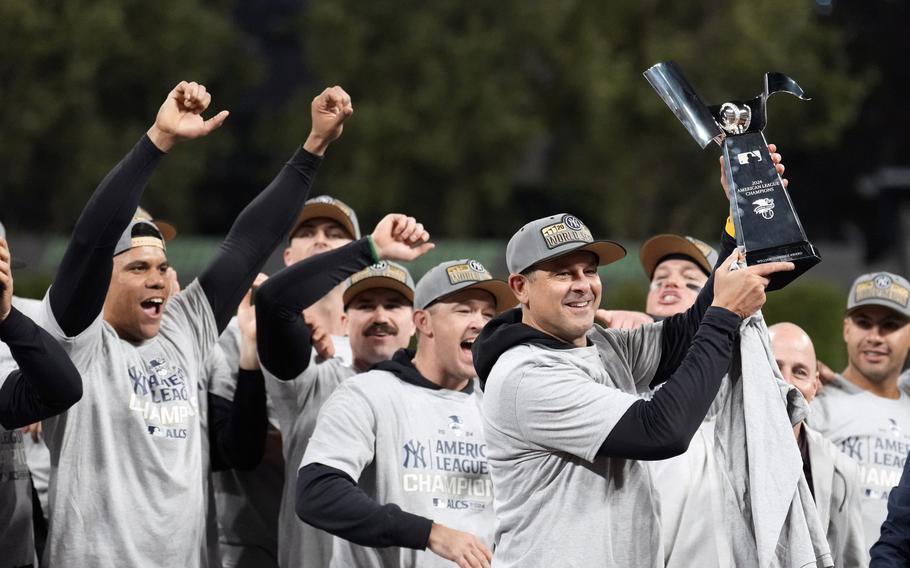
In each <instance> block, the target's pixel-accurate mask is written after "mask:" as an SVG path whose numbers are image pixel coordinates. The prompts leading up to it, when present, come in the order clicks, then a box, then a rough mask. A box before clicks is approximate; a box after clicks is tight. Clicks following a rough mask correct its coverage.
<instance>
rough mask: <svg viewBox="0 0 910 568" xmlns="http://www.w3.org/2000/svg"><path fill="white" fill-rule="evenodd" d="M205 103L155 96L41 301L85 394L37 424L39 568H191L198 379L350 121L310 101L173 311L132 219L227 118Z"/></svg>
mask: <svg viewBox="0 0 910 568" xmlns="http://www.w3.org/2000/svg"><path fill="white" fill-rule="evenodd" d="M210 102H211V95H210V94H208V92H207V91H206V89H205V87H204V86H202V85H199V84H197V83H187V82H181V83H180V84H178V85H177V86H176V87H174V89H173V90H172V91H171V92H170V93H169V94H168V96H167V98H166V100H165V102H164V103H163V104H162V105H161V107H160V109H159V111H158V115H157V117H156V119H155V122H154V124H153V125H152V127H151V128H149V130H148V132H147V133H146V135H144V136H143V137H142V138H141V139H140V140H139V142H138V143H137V144H136V146H135V147H134V148H133V149H132V150H131V151H130V152H129V153H128V154H127V156H126V157H125V158H124V159H123V160H121V162H120V163H119V164H118V165H117V166H115V167H114V169H113V170H112V171H111V172H110V173H109V174H108V176H106V177H105V179H104V180H103V181H102V182H101V184H100V185H99V187H98V188H97V189H96V191H95V193H94V194H93V195H92V197H91V198H90V199H89V201H88V203H87V204H86V207H85V209H84V210H83V213H82V215H81V216H80V218H79V220H78V221H77V223H76V226H75V228H74V231H73V236H72V239H71V240H70V242H69V244H68V245H67V250H66V252H65V253H64V256H63V260H62V262H61V266H60V269H59V272H58V273H57V277H56V279H55V281H54V284H53V285H52V286H51V288H50V290H49V292H48V294H47V295H46V297H45V299H44V306H43V307H44V312H45V318H44V319H45V323H46V324H47V329H48V331H49V332H50V333H51V335H53V336H55V338H56V339H57V340H58V342H60V343H61V344H62V345H64V347H65V349H66V350H67V352H68V354H69V356H70V358H71V359H72V360H73V362H74V363H75V365H76V367H77V368H78V369H80V370H81V371H82V374H83V378H84V383H85V390H84V396H83V399H82V404H78V405H75V406H73V407H72V408H71V409H70V410H68V411H67V412H65V413H63V414H62V415H60V416H57V417H54V418H52V419H49V420H46V421H45V424H44V426H45V431H46V442H47V445H48V447H49V448H50V451H51V455H52V464H53V466H52V470H51V484H50V487H51V494H50V503H51V504H50V534H49V537H48V544H47V549H46V551H45V560H46V563H47V564H48V565H52V566H124V565H126V566H187V567H194V566H199V565H200V563H201V562H200V560H201V554H200V550H201V547H202V544H203V535H202V529H203V521H204V518H205V500H204V494H203V483H202V480H203V471H202V469H203V458H202V455H201V454H202V452H201V447H202V444H201V440H200V436H201V423H200V420H201V417H200V412H199V410H200V408H199V400H198V390H199V383H200V381H201V373H202V366H203V364H204V362H205V360H206V358H207V356H208V354H209V352H210V351H211V347H212V346H213V345H214V343H215V341H216V339H217V337H218V335H219V333H220V332H221V331H222V330H223V329H224V328H225V326H226V325H227V323H228V321H229V320H230V319H231V317H232V315H233V314H234V312H235V310H236V307H237V304H238V303H239V302H240V300H241V298H242V297H243V295H244V294H245V293H246V292H247V290H248V289H249V288H250V285H251V284H252V282H253V279H254V277H255V276H256V274H257V273H258V272H259V270H260V268H261V266H262V265H263V264H264V263H265V261H266V259H267V258H268V256H269V254H270V252H271V251H272V249H273V248H274V247H275V246H276V245H277V244H278V243H279V242H280V240H281V238H282V237H283V235H284V234H285V233H286V231H287V230H288V229H289V228H290V227H291V226H292V224H293V222H294V219H295V218H296V214H297V211H299V209H300V207H301V206H302V205H303V202H304V201H305V199H306V197H307V194H308V192H309V189H310V185H311V184H312V180H313V178H314V176H315V174H316V171H317V169H318V166H319V164H320V162H321V156H322V155H323V154H324V153H325V151H326V149H327V148H328V146H329V145H330V144H331V143H332V142H333V141H334V140H335V139H336V138H338V136H340V135H341V132H342V129H343V126H342V124H343V122H344V121H345V120H346V119H347V117H349V116H350V115H351V114H352V113H353V107H352V105H351V101H350V97H348V95H347V94H346V93H345V92H344V91H343V90H342V89H341V88H340V87H332V88H330V89H326V90H325V91H323V92H322V93H321V94H320V95H318V96H317V97H316V98H315V99H314V100H313V102H312V105H311V117H312V130H311V132H310V134H309V136H308V137H307V139H306V141H305V142H304V144H303V147H302V148H300V149H299V150H298V151H297V152H296V153H295V155H294V156H293V157H292V158H291V159H290V160H289V162H288V164H287V165H286V166H285V167H283V168H282V170H281V171H280V172H279V174H278V175H277V176H276V178H275V179H274V180H273V181H272V182H271V183H270V184H269V186H268V187H267V188H266V189H265V190H263V192H262V193H261V194H260V195H259V196H258V197H257V198H255V199H254V200H253V201H252V202H251V203H250V204H249V205H248V206H247V207H246V208H245V209H244V210H243V211H242V212H241V213H240V215H239V216H238V217H237V219H236V221H235V222H234V224H233V226H232V227H231V230H230V232H229V233H228V235H227V237H226V238H225V240H224V242H223V243H222V245H221V247H220V248H219V250H218V252H217V253H216V255H215V257H214V258H213V260H212V261H211V262H210V263H209V265H208V266H207V267H206V268H205V269H204V270H203V271H202V273H201V274H200V275H199V277H198V278H197V279H196V280H195V281H194V282H192V283H191V284H190V285H189V286H187V287H186V289H185V290H183V291H182V292H180V293H179V294H176V295H173V296H170V295H169V293H168V284H167V276H166V275H167V269H168V262H167V256H166V252H165V244H164V239H163V236H162V235H161V232H160V231H159V230H158V228H157V227H155V225H153V224H151V223H149V222H148V221H146V220H142V219H133V214H134V212H135V210H136V207H137V206H138V204H139V200H140V198H141V196H142V193H143V190H144V189H145V186H146V184H147V182H148V180H149V178H150V177H151V175H152V173H153V172H154V170H155V168H156V166H157V165H158V164H159V163H160V162H161V160H162V159H163V157H164V155H165V154H166V153H167V152H168V151H170V150H171V149H172V148H173V147H174V146H175V145H176V144H178V143H179V142H181V141H183V140H189V139H194V138H200V137H203V136H206V135H207V134H209V133H211V132H212V131H213V130H215V129H216V128H218V127H219V126H220V125H221V124H222V123H223V122H224V120H225V119H226V118H227V112H226V111H223V112H221V113H219V114H218V115H216V116H215V117H214V118H211V119H209V120H204V119H203V118H202V113H203V112H204V111H205V110H206V108H207V107H208V105H209V103H210ZM165 302H166V303H167V309H165ZM102 308H103V312H102ZM263 394H264V393H263ZM259 404H260V405H261V406H262V407H263V408H264V400H260V403H259ZM263 426H264V423H263ZM253 434H254V433H253V432H243V431H241V432H237V433H236V435H238V436H246V435H249V436H250V437H254V436H253ZM260 435H261V436H263V437H264V429H263V431H262V432H261V433H260Z"/></svg>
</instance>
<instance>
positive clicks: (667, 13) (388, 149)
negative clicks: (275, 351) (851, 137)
mask: <svg viewBox="0 0 910 568" xmlns="http://www.w3.org/2000/svg"><path fill="white" fill-rule="evenodd" d="M655 14H660V15H659V17H657V16H655ZM302 29H303V30H304V35H305V37H306V38H307V45H306V52H307V54H308V55H309V58H310V62H311V66H312V68H313V71H314V73H315V74H316V76H317V77H319V78H320V79H322V82H324V83H326V84H335V83H337V84H341V85H344V86H345V88H347V89H348V90H349V92H351V93H352V95H353V98H354V101H355V103H354V104H355V115H354V117H353V119H352V121H351V122H350V127H349V128H348V129H347V130H346V132H345V139H344V140H343V142H342V144H341V145H342V146H343V150H338V152H337V156H335V155H333V157H332V160H331V161H330V162H328V163H327V164H326V167H325V169H324V170H323V172H322V173H321V174H320V175H321V182H320V183H321V185H322V186H323V187H327V188H330V191H331V192H333V193H337V194H340V195H343V196H345V199H348V200H349V201H350V202H351V203H352V204H353V205H354V206H355V207H356V208H357V209H358V211H363V212H364V213H365V214H366V215H367V216H378V215H379V214H380V213H381V212H383V211H387V210H389V209H390V208H396V207H403V208H405V210H407V211H408V212H409V213H412V214H415V215H418V216H419V217H420V218H421V219H422V220H423V221H424V222H425V223H426V224H427V226H428V227H431V228H433V229H435V230H436V231H437V232H441V233H442V234H443V235H445V236H451V237H463V236H472V237H496V236H500V237H501V236H506V235H509V234H510V233H511V232H512V231H514V230H515V228H517V227H519V226H521V225H522V224H523V223H524V222H526V221H527V220H528V219H531V218H534V217H539V216H541V215H543V214H549V213H554V212H557V211H560V210H569V211H572V212H574V213H576V214H578V215H580V216H581V217H582V218H583V219H585V220H586V222H588V224H589V225H591V226H592V228H594V229H595V231H596V232H598V233H601V234H603V233H606V234H608V235H611V236H615V237H623V238H641V237H646V236H649V235H651V234H654V233H657V232H667V231H671V232H672V231H682V232H686V233H688V234H696V235H702V234H709V235H713V234H714V232H715V230H716V227H717V223H718V221H717V220H718V218H719V217H721V218H722V216H723V212H724V209H725V200H724V197H723V195H722V193H721V192H720V191H719V189H718V185H719V184H718V181H717V180H718V173H719V172H718V167H717V155H718V153H719V152H718V151H717V149H716V148H715V149H714V150H710V149H709V150H706V151H701V150H700V149H699V148H698V146H697V145H696V144H695V143H694V142H693V141H692V140H691V139H690V138H689V135H688V134H687V133H686V131H685V129H684V128H683V127H682V126H681V125H680V124H679V123H678V121H677V120H676V118H675V117H674V116H673V115H672V113H671V112H670V110H669V109H667V108H666V106H665V105H664V103H663V102H662V101H661V100H660V99H659V98H658V96H657V95H656V94H655V93H654V92H653V91H652V90H651V88H650V87H649V86H648V84H647V83H646V81H645V80H644V79H643V78H642V76H641V73H642V71H643V70H644V69H646V68H647V67H648V66H650V65H651V64H653V63H656V62H658V61H661V60H665V59H674V60H676V61H677V62H678V63H679V64H680V65H681V66H682V68H683V69H684V70H685V71H686V73H687V76H688V78H689V79H690V81H691V82H692V83H693V85H695V86H696V88H697V89H698V90H699V92H700V93H701V94H702V96H703V98H704V99H705V100H706V101H710V102H722V101H723V100H725V99H727V98H749V97H752V96H755V95H756V94H757V93H758V92H759V91H760V90H761V87H762V75H763V73H764V72H766V71H771V70H777V71H782V72H786V73H789V74H791V75H792V76H793V77H795V78H797V80H798V81H799V82H800V83H801V84H802V85H803V87H804V88H805V90H806V91H807V93H808V94H809V95H810V96H812V97H814V101H813V102H812V103H799V102H798V101H796V99H790V100H787V99H788V98H789V97H787V96H785V95H780V96H778V97H775V98H774V99H773V100H772V103H771V105H770V121H769V127H768V130H767V133H768V136H769V137H770V138H771V139H772V140H773V141H776V142H778V143H779V144H781V145H782V146H783V147H784V148H786V147H787V146H788V145H791V146H796V145H797V143H798V144H800V145H802V146H806V145H811V146H813V147H824V146H825V145H831V144H834V143H836V142H837V141H838V140H839V136H840V134H841V133H842V132H843V130H844V128H845V127H846V126H848V125H850V124H851V123H852V122H853V121H854V120H855V119H856V116H857V110H858V108H859V104H860V103H861V101H862V97H863V95H864V93H865V92H866V89H867V88H868V86H869V85H870V83H871V78H872V74H871V73H864V72H858V73H853V74H851V73H850V72H849V71H848V63H847V60H846V57H845V53H846V51H847V48H846V43H845V38H844V37H843V34H842V33H841V32H840V31H839V30H838V29H836V28H834V27H831V26H826V25H824V24H823V23H822V22H821V21H820V20H819V19H818V17H817V16H816V15H815V13H814V12H813V9H812V3H811V2H792V1H790V0H770V1H767V2H762V3H761V4H760V5H758V4H756V3H754V2H751V1H749V0H735V1H731V2H723V3H715V2H712V3H707V4H705V3H691V2H690V3H672V4H667V3H658V2H655V1H642V2H609V3H604V2H580V1H556V0H551V1H542V2H524V1H522V0H505V1H501V2H495V3H472V4H471V5H470V8H469V9H466V8H465V4H464V3H463V2H459V1H456V0H440V1H438V2H433V3H431V4H426V3H423V2H413V1H404V2H396V3H395V4H394V7H392V6H391V5H390V4H389V3H385V2H374V3H370V4H368V5H364V4H363V3H360V2H356V1H353V0H331V1H329V0H315V1H313V2H311V3H310V4H309V9H308V11H307V13H306V15H305V19H304V24H303V28H302ZM299 106H300V105H299V104H295V105H294V107H295V108H299ZM295 116H296V118H297V121H298V125H296V126H295V127H294V128H291V129H290V130H291V131H299V130H301V129H302V128H303V123H304V122H305V117H303V116H302V115H301V114H300V113H296V114H295V111H294V110H293V109H292V110H290V111H289V114H288V116H286V117H285V118H283V119H282V120H281V121H282V122H283V123H286V124H290V123H292V121H293V120H294V117H295Z"/></svg>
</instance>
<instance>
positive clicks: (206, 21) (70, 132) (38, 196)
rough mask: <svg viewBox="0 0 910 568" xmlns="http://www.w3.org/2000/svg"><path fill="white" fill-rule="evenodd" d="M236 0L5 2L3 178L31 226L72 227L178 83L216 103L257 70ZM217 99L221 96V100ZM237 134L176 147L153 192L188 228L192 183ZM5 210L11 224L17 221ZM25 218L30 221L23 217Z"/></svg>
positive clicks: (5, 196)
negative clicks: (194, 84)
mask: <svg viewBox="0 0 910 568" xmlns="http://www.w3.org/2000/svg"><path fill="white" fill-rule="evenodd" d="M231 5H232V3H230V2H223V1H219V2H211V1H202V0H185V1H182V2H146V1H142V0H67V1H65V2H62V1H48V2H32V1H30V0H4V1H3V2H0V37H2V38H3V40H2V41H0V84H2V87H0V132H2V133H3V136H2V137H0V164H2V167H3V176H2V180H0V196H2V204H9V203H15V204H16V217H18V218H25V219H29V220H30V223H29V226H28V229H30V230H33V231H34V230H46V229H51V228H53V229H56V230H58V231H61V230H62V231H63V232H65V231H67V230H68V228H69V227H71V226H72V224H73V223H74V222H75V219H76V216H77V214H78V211H79V210H80V209H81V208H82V206H83V204H84V203H85V201H86V200H87V199H88V196H89V195H90V194H91V192H92V191H93V190H94V188H95V186H96V185H97V184H98V182H99V181H100V180H101V178H102V177H104V175H105V174H106V173H107V171H108V170H109V169H110V168H111V166H112V165H113V164H115V163H117V161H118V160H119V159H120V157H122V156H123V154H124V153H125V152H126V150H128V149H129V148H130V147H131V146H132V145H133V144H134V143H135V142H136V140H138V139H139V136H140V135H141V134H142V133H143V132H145V130H146V129H148V127H149V126H150V125H151V124H152V122H153V120H154V117H155V114H156V113H157V111H158V107H159V106H160V104H161V102H162V101H163V100H164V97H165V95H167V93H168V91H169V90H170V89H171V88H172V87H173V86H174V85H176V84H177V83H178V82H179V81H180V80H184V79H187V80H196V79H198V80H200V81H206V82H207V84H208V87H209V89H210V90H211V92H213V93H215V101H214V103H213V106H215V107H218V108H223V107H220V106H219V105H221V104H224V101H225V100H232V99H236V98H237V97H239V95H240V93H242V92H243V91H244V90H246V89H248V88H249V87H250V85H252V84H253V83H254V82H255V80H256V77H257V69H258V66H257V62H256V60H255V59H254V58H253V57H251V56H250V55H249V54H248V53H247V52H246V50H245V49H244V45H243V39H244V38H243V35H242V34H241V33H240V32H239V31H238V29H237V28H236V25H235V22H234V20H233V18H232V17H231V9H230V7H231ZM219 99H220V100H219ZM234 143H235V140H233V138H232V135H231V133H230V131H228V130H227V129H225V131H223V132H219V133H218V136H213V137H211V138H210V139H208V140H207V141H206V142H205V143H202V144H192V145H187V147H185V148H183V147H181V148H180V151H178V152H174V155H173V156H169V157H168V160H166V163H165V165H164V166H163V167H162V168H161V170H160V171H159V172H158V173H157V174H156V175H155V179H154V181H153V184H152V185H153V187H154V188H155V191H153V192H149V193H148V199H147V204H148V206H149V207H151V208H152V210H155V209H156V205H158V206H159V207H158V209H160V208H161V206H162V205H163V204H165V203H166V204H167V210H168V211H169V212H172V213H173V214H174V215H175V216H176V217H177V220H178V221H184V222H185V224H184V226H186V227H190V226H191V225H190V221H189V219H190V217H191V216H192V214H193V213H194V212H196V211H197V209H196V207H197V204H196V203H195V202H194V201H195V200H194V191H193V190H194V188H195V187H197V186H198V185H199V184H200V182H201V180H202V178H203V176H205V175H206V173H207V172H206V166H207V164H209V163H210V162H211V161H213V160H214V159H216V158H217V157H218V156H223V155H225V153H226V152H227V151H228V150H229V149H230V148H231V147H232V145H233V144H234ZM11 217H12V216H11V215H8V214H7V215H6V218H7V219H8V221H7V223H10V222H11V221H12V224H14V225H15V224H17V219H11ZM18 224H21V221H19V223H18Z"/></svg>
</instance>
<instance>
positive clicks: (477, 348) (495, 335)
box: [471, 308, 575, 389]
mask: <svg viewBox="0 0 910 568" xmlns="http://www.w3.org/2000/svg"><path fill="white" fill-rule="evenodd" d="M516 345H539V346H541V347H546V348H548V349H575V346H574V345H572V344H570V343H566V342H564V341H560V340H559V339H556V338H555V337H553V336H552V335H547V334H546V333H544V332H542V331H540V330H538V329H534V328H533V327H531V326H529V325H527V324H524V323H521V308H513V309H511V310H506V311H504V312H503V313H501V314H499V315H498V316H496V317H495V318H493V319H491V320H490V321H489V322H487V325H485V326H484V328H483V330H482V331H481V332H480V335H478V336H477V339H475V340H474V345H473V346H472V347H471V353H472V354H473V355H474V370H475V371H477V377H478V378H479V379H480V388H481V389H484V388H486V385H487V377H488V376H489V375H490V371H491V370H492V369H493V365H495V364H496V361H497V360H499V356H500V355H502V354H503V353H505V352H506V351H508V350H509V349H511V348H512V347H515V346H516Z"/></svg>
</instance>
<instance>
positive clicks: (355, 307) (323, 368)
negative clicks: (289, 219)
mask: <svg viewBox="0 0 910 568" xmlns="http://www.w3.org/2000/svg"><path fill="white" fill-rule="evenodd" d="M322 205H325V203H323V204H322ZM317 213H318V211H317ZM318 214H320V215H327V214H328V213H327V212H325V211H323V212H322V213H318ZM319 219H323V220H326V219H328V218H327V217H325V216H323V217H317V218H316V220H317V221H318V220H319ZM304 230H310V229H308V228H307V227H306V225H304ZM330 230H331V228H330ZM427 238H428V235H427V233H426V231H424V229H423V225H421V224H419V223H417V222H416V221H415V220H414V219H413V218H412V217H406V216H404V215H397V214H393V215H387V216H386V217H385V218H383V220H382V221H380V222H379V223H378V224H377V226H376V228H375V230H374V231H373V233H372V234H371V235H369V236H367V237H365V238H362V239H358V240H357V241H354V242H352V243H350V244H347V245H345V246H342V247H340V248H335V249H334V250H329V251H328V252H324V253H322V254H313V253H312V252H310V255H311V256H309V258H307V259H306V260H302V261H301V262H297V263H294V264H292V265H290V266H288V267H287V268H285V269H283V270H282V271H280V272H279V273H277V274H275V275H274V276H272V277H271V278H270V279H269V280H268V281H267V282H265V283H264V284H263V285H262V287H261V288H260V289H259V291H258V293H257V295H256V312H257V313H256V318H257V341H258V343H259V354H260V358H261V360H262V364H263V367H264V369H265V371H266V372H265V374H266V380H267V384H268V389H269V394H270V396H271V400H272V401H273V403H274V407H275V414H276V416H277V419H278V423H279V428H280V430H281V433H282V441H283V449H284V452H283V453H284V456H285V462H286V464H287V465H286V474H285V483H284V492H283V497H282V503H281V513H280V516H279V564H280V565H281V566H288V567H291V566H300V565H307V566H327V565H328V563H329V559H330V558H331V554H332V539H331V535H329V534H327V533H325V532H323V531H320V530H317V529H314V528H313V527H311V526H309V525H305V524H303V523H301V522H300V521H299V520H298V519H297V518H296V515H295V514H294V494H295V489H294V483H295V480H296V477H297V476H296V473H297V468H298V467H299V465H300V460H301V459H302V458H303V455H304V452H305V450H306V447H307V443H308V442H309V440H310V436H311V435H312V433H313V428H314V427H315V424H316V417H317V415H318V414H319V411H320V409H321V408H322V405H323V404H324V403H325V400H326V399H327V398H328V397H329V395H330V394H331V393H332V391H334V389H335V388H336V387H337V386H338V384H339V383H340V382H341V381H343V380H344V379H346V378H348V377H350V376H353V375H355V374H357V373H358V372H363V371H366V370H368V369H369V368H370V367H371V366H372V365H373V364H375V363H378V362H380V361H385V360H387V359H389V358H390V357H391V356H392V354H393V353H394V352H395V351H397V350H398V349H401V348H403V347H406V346H407V345H408V342H409V341H410V339H411V336H412V335H413V333H414V328H413V324H412V323H411V311H412V308H411V303H412V299H413V288H414V285H413V281H412V280H411V276H410V274H409V273H408V271H407V270H406V269H405V268H404V267H402V266H400V265H397V264H394V263H391V262H387V261H386V260H383V259H384V258H393V259H408V260H410V259H412V258H416V257H417V256H419V255H421V254H423V253H424V252H426V251H427V250H429V249H430V248H432V245H431V244H429V243H424V241H425V240H426V239H427ZM339 240H340V239H339ZM315 244H318V242H317V243H315ZM412 244H413V245H417V248H412V247H411V246H410V245H412ZM349 276H350V277H351V278H350V284H349V285H348V286H347V287H346V288H345V289H344V292H343V294H342V296H341V297H338V298H336V297H334V296H333V294H334V290H337V289H338V285H339V284H340V283H341V282H342V281H344V280H345V279H346V278H348V277H349ZM335 301H337V302H339V304H340V305H342V306H343V307H344V312H343V313H342V318H341V321H340V322H339V323H341V324H343V325H344V327H345V328H346V329H347V333H348V338H343V337H338V336H336V335H334V333H332V334H331V340H332V342H333V344H334V351H335V356H328V357H323V356H320V354H319V353H318V352H317V350H316V349H314V348H313V343H314V342H315V341H316V339H317V338H322V337H323V336H324V335H325V334H326V333H327V332H326V330H325V329H321V328H320V326H321V325H326V326H328V327H329V329H332V328H333V327H332V324H331V322H328V321H326V320H325V319H324V318H322V319H320V318H319V317H318V313H319V312H317V317H313V316H312V315H311V314H312V308H313V307H316V306H318V304H319V303H323V304H324V303H326V302H335ZM325 308H326V309H327V310H333V309H334V307H333V306H325ZM317 309H318V308H317ZM307 318H312V319H313V320H315V321H316V322H317V324H316V326H315V328H316V331H315V332H314V329H313V328H311V326H310V325H308V323H307ZM314 334H318V335H317V336H316V337H314Z"/></svg>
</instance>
